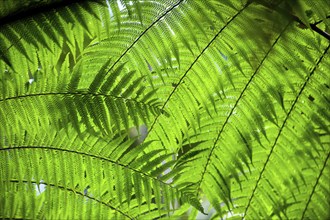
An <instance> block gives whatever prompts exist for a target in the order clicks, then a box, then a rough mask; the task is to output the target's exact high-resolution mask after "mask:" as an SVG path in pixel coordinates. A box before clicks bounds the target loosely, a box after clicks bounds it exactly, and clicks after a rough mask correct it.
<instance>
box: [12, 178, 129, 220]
mask: <svg viewBox="0 0 330 220" xmlns="http://www.w3.org/2000/svg"><path fill="white" fill-rule="evenodd" d="M8 182H11V183H27V184H31V183H32V184H36V185H39V184H42V185H45V186H49V187H54V188H57V189H63V190H67V191H69V192H72V193H74V194H77V195H79V196H82V197H86V198H88V199H91V200H93V201H95V202H97V203H100V204H102V205H104V206H107V207H109V208H110V209H112V210H114V211H116V212H118V213H120V214H121V215H123V216H125V217H127V218H129V219H134V218H133V217H131V216H129V215H128V214H127V213H125V212H123V211H121V210H120V209H118V208H116V207H114V206H111V205H110V204H109V203H106V202H103V201H101V200H99V199H97V198H94V197H92V196H89V195H85V194H84V193H82V192H80V191H77V190H74V189H71V188H68V187H65V186H61V185H59V184H53V183H46V182H44V181H43V182H42V183H40V182H37V181H34V180H29V181H27V180H22V179H20V180H18V179H10V180H8Z"/></svg>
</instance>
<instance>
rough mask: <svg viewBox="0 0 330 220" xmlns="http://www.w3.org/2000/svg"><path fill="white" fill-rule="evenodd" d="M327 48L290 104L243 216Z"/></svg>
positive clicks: (329, 46)
mask: <svg viewBox="0 0 330 220" xmlns="http://www.w3.org/2000/svg"><path fill="white" fill-rule="evenodd" d="M329 48H330V44H329V45H328V47H327V48H326V49H325V50H324V52H323V54H322V56H321V58H320V59H319V60H318V62H317V63H316V64H315V65H314V68H313V69H312V71H311V73H310V74H309V76H308V77H307V79H306V81H305V82H304V84H303V86H302V87H301V89H300V91H299V93H298V94H297V96H296V98H295V100H294V101H293V103H292V105H291V108H290V110H289V111H288V113H287V115H286V117H285V119H284V121H283V124H282V126H281V127H280V129H279V132H278V134H277V136H276V138H275V140H274V143H273V145H272V146H271V150H270V152H269V154H268V155H267V159H266V161H265V163H264V166H263V167H262V170H261V171H260V174H259V177H258V179H257V181H256V184H255V186H254V188H253V191H252V194H251V196H250V198H249V202H248V204H247V206H246V208H245V211H244V214H243V216H246V214H247V212H248V210H249V207H250V205H251V203H252V200H253V198H254V195H255V192H256V190H257V188H258V186H259V182H260V181H261V178H262V175H263V173H264V171H265V169H266V166H267V164H268V162H269V161H270V157H271V156H272V155H273V152H274V149H275V147H276V146H277V141H278V139H279V138H280V136H281V134H282V131H283V129H284V127H285V125H286V122H287V121H288V119H289V118H290V115H291V113H292V112H293V109H294V107H295V105H296V104H297V102H298V100H299V98H300V97H301V94H302V93H303V91H304V89H305V87H306V85H307V83H308V82H309V81H310V79H311V77H312V76H313V75H314V73H315V70H316V68H317V66H318V65H319V64H320V63H321V61H322V59H323V58H324V57H325V54H326V53H327V51H328V50H329Z"/></svg>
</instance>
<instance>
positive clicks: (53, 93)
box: [0, 92, 151, 107]
mask: <svg viewBox="0 0 330 220" xmlns="http://www.w3.org/2000/svg"><path fill="white" fill-rule="evenodd" d="M57 95H58V96H70V95H80V96H95V97H97V96H101V97H112V98H115V99H123V100H126V101H133V102H135V103H139V104H145V105H147V106H149V107H151V106H150V105H149V104H147V103H142V102H140V101H138V100H136V99H130V98H124V97H121V96H114V95H111V94H102V93H90V92H48V93H35V94H25V95H19V96H13V97H7V98H4V99H0V102H4V101H8V100H17V99H24V98H29V97H40V96H57Z"/></svg>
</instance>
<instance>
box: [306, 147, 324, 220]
mask: <svg viewBox="0 0 330 220" xmlns="http://www.w3.org/2000/svg"><path fill="white" fill-rule="evenodd" d="M329 158H330V152H329V153H328V156H327V158H326V159H325V161H324V163H323V167H322V169H321V170H320V174H319V176H318V177H317V179H316V182H315V184H314V186H313V189H312V192H311V194H310V196H309V198H308V201H307V203H306V206H305V209H304V211H303V214H302V216H301V219H305V213H306V211H307V208H308V205H309V204H310V202H311V200H312V197H313V195H314V192H315V189H316V187H317V185H318V183H319V180H320V178H321V176H322V174H323V171H324V170H325V167H326V165H327V163H328V161H329Z"/></svg>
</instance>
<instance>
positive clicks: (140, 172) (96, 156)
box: [0, 146, 174, 188]
mask: <svg viewBox="0 0 330 220" xmlns="http://www.w3.org/2000/svg"><path fill="white" fill-rule="evenodd" d="M24 149H25V150H26V149H28V150H33V149H47V150H54V151H61V152H68V153H73V154H78V155H82V156H86V157H92V158H95V159H99V160H103V161H107V162H109V163H112V164H115V165H117V166H120V167H123V168H125V169H128V170H131V171H133V172H135V173H139V174H141V175H143V176H145V177H148V178H150V179H152V180H156V181H158V182H160V183H162V184H165V185H167V186H169V187H170V188H174V187H173V186H172V185H171V184H169V183H166V182H164V181H162V180H161V179H158V178H156V177H153V176H151V175H150V174H148V173H144V172H142V171H140V170H137V169H134V168H132V167H130V166H128V165H125V164H122V163H119V162H118V161H114V160H111V159H109V158H106V157H101V156H98V155H93V154H89V153H85V152H80V151H75V150H69V149H63V148H57V147H45V146H43V147H41V146H20V147H10V148H1V149H0V151H2V150H24Z"/></svg>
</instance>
